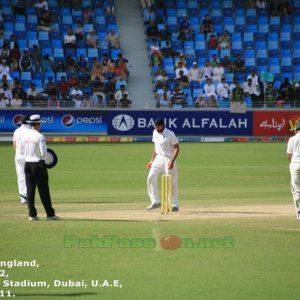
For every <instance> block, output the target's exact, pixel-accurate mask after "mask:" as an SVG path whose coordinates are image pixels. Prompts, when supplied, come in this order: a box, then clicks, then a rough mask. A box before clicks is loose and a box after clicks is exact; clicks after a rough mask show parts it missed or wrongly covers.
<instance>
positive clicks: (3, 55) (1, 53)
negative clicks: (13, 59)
mask: <svg viewBox="0 0 300 300" xmlns="http://www.w3.org/2000/svg"><path fill="white" fill-rule="evenodd" d="M9 52H10V49H9V44H6V43H5V44H4V45H3V47H2V48H1V47H0V60H1V61H2V60H3V59H5V60H7V61H8V60H9V59H10V55H9Z"/></svg>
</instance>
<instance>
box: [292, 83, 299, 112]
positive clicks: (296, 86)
mask: <svg viewBox="0 0 300 300" xmlns="http://www.w3.org/2000/svg"><path fill="white" fill-rule="evenodd" d="M291 97H292V98H291V102H293V103H294V107H299V106H300V86H299V83H298V82H296V83H295V84H294V86H293V90H292V92H291Z"/></svg>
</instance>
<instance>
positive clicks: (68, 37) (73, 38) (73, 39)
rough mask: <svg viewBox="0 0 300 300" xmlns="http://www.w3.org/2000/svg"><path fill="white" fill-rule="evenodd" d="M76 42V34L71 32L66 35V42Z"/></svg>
mask: <svg viewBox="0 0 300 300" xmlns="http://www.w3.org/2000/svg"><path fill="white" fill-rule="evenodd" d="M69 43H71V44H75V43H76V36H75V35H73V34H72V35H69V34H66V35H65V36H64V44H69Z"/></svg>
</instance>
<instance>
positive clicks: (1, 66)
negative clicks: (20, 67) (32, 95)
mask: <svg viewBox="0 0 300 300" xmlns="http://www.w3.org/2000/svg"><path fill="white" fill-rule="evenodd" d="M9 72H10V68H9V66H8V65H7V61H6V59H2V60H1V63H0V77H1V78H2V76H3V75H6V77H7V79H8V80H11V77H10V74H9Z"/></svg>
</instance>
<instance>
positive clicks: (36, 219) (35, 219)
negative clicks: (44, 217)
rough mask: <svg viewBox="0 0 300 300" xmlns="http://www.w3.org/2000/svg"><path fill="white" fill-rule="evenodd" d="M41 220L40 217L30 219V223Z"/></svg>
mask: <svg viewBox="0 0 300 300" xmlns="http://www.w3.org/2000/svg"><path fill="white" fill-rule="evenodd" d="M39 219H40V218H39V217H38V216H35V217H29V221H38V220H39Z"/></svg>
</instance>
